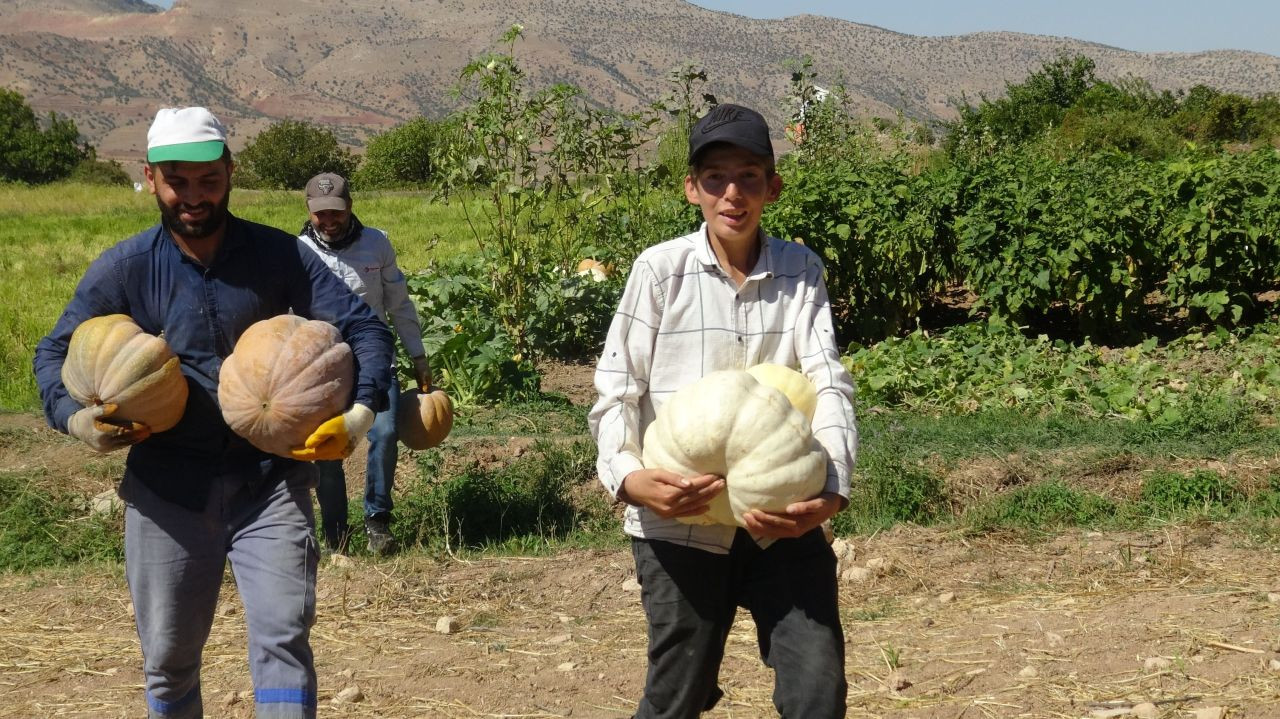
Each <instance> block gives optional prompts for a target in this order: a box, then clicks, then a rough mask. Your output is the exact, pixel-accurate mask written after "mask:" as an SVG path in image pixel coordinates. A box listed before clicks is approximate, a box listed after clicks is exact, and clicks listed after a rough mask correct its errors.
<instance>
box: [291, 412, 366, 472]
mask: <svg viewBox="0 0 1280 719" xmlns="http://www.w3.org/2000/svg"><path fill="white" fill-rule="evenodd" d="M372 426H373V410H371V409H369V408H368V407H366V406H364V405H362V404H358V403H357V404H353V405H351V409H349V410H347V411H346V412H344V413H342V414H340V415H338V416H337V417H334V418H333V419H330V420H326V421H325V423H324V424H322V425H320V426H319V427H317V428H316V431H314V432H312V433H311V436H310V437H307V441H306V443H305V444H303V446H301V447H295V448H293V449H291V450H289V455H290V456H292V457H293V458H294V459H300V460H303V461H304V462H313V461H315V460H318V459H346V458H347V457H348V456H349V455H350V454H351V450H353V449H355V446H356V440H358V439H360V436H361V435H363V434H364V433H365V432H368V431H369V428H370V427H372Z"/></svg>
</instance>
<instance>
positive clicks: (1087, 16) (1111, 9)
mask: <svg viewBox="0 0 1280 719" xmlns="http://www.w3.org/2000/svg"><path fill="white" fill-rule="evenodd" d="M692 2H693V3H694V4H695V5H700V6H702V7H706V8H710V9H712V10H722V11H726V12H733V13H737V14H739V15H746V16H747V17H755V18H776V17H785V16H787V15H797V14H804V13H808V14H812V15H827V16H830V17H837V18H841V19H844V20H852V21H854V22H859V23H863V24H866V25H876V26H878V27H882V28H885V29H887V30H894V31H897V32H903V33H908V34H911V35H962V34H964V33H969V32H979V31H983V30H1012V31H1015V32H1026V33H1034V34H1036V35H1065V36H1067V37H1074V38H1079V39H1081V40H1089V41H1091V42H1100V43H1103V44H1106V45H1114V46H1116V47H1121V48H1124V49H1126V50H1140V51H1143V52H1150V51H1157V50H1169V51H1182V52H1194V51H1198V50H1222V49H1235V50H1254V51H1257V52H1265V53H1268V54H1271V55H1280V2H1276V0H1218V1H1217V2H1205V1H1204V0H1199V1H1198V2H1191V1H1190V0H1153V1H1152V2H1137V1H1135V0H1066V1H1064V2H1055V1H1054V0H967V1H966V0H896V1H895V0H875V1H874V2H867V1H866V0H843V1H841V0H789V2H777V1H776V0H692Z"/></svg>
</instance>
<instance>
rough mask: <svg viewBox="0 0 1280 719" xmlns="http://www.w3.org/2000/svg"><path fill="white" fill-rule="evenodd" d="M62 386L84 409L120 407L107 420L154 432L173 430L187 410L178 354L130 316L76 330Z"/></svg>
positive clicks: (96, 321)
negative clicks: (143, 328) (133, 423)
mask: <svg viewBox="0 0 1280 719" xmlns="http://www.w3.org/2000/svg"><path fill="white" fill-rule="evenodd" d="M62 384H63V385H65V386H66V388H67V393H68V394H70V395H71V397H72V398H74V399H75V400H76V401H77V402H79V403H80V404H82V405H84V406H86V407H92V406H94V405H100V404H114V405H116V411H115V413H114V414H112V415H111V417H110V418H108V421H109V422H111V423H113V424H114V423H118V422H140V423H142V424H145V425H147V427H149V428H150V429H151V431H152V432H163V431H165V430H166V429H170V428H172V427H173V426H174V425H175V424H177V423H178V420H180V419H182V413H183V412H184V411H186V409H187V379H186V377H183V376H182V370H181V362H180V361H179V360H178V357H177V355H175V354H174V353H173V350H171V349H169V345H168V344H167V343H166V342H165V341H164V340H163V339H162V338H160V337H156V336H155V335H149V334H147V333H146V332H143V331H142V328H141V327H139V326H138V325H136V324H134V322H133V320H132V319H131V318H130V317H129V316H128V315H103V316H101V317H93V318H90V319H87V320H85V321H84V322H81V323H80V326H78V327H76V329H75V331H74V332H72V333H71V341H70V343H68V345H67V358H66V360H65V361H64V362H63V363H62Z"/></svg>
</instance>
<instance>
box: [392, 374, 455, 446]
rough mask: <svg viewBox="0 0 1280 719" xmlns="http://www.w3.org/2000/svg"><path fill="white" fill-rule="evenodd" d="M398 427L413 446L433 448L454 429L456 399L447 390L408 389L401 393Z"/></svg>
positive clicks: (405, 442) (401, 438) (402, 435)
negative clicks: (454, 402) (425, 390)
mask: <svg viewBox="0 0 1280 719" xmlns="http://www.w3.org/2000/svg"><path fill="white" fill-rule="evenodd" d="M396 429H397V431H398V432H399V434H400V441H401V442H403V443H404V446H406V447H408V448H409V449H430V448H432V447H434V446H436V445H437V444H440V443H441V442H443V441H444V438H445V437H448V436H449V431H450V430H452V429H453V401H452V400H450V399H449V395H447V394H445V393H444V391H443V390H435V391H433V392H423V391H422V390H420V389H418V388H416V387H415V388H414V389H407V390H405V391H403V392H401V393H400V406H399V408H397V410H396Z"/></svg>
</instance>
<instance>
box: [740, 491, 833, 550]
mask: <svg viewBox="0 0 1280 719" xmlns="http://www.w3.org/2000/svg"><path fill="white" fill-rule="evenodd" d="M843 505H844V499H843V498H841V496H840V495H838V494H836V493H835V492H823V493H822V494H819V495H818V496H816V497H814V498H813V499H808V500H805V501H803V502H795V503H792V504H789V505H787V508H786V510H784V511H782V512H766V511H764V510H760V509H753V510H751V511H750V512H747V513H746V514H744V515H742V521H743V522H745V523H746V525H747V531H748V532H750V533H751V536H753V537H773V538H774V539H786V538H788V537H799V536H801V535H802V534H805V533H807V532H809V531H810V530H811V529H813V528H814V527H817V526H818V525H819V524H822V523H823V522H825V521H827V520H828V519H830V518H831V517H832V516H834V515H835V513H836V512H839V511H840V508H841V507H842V506H843Z"/></svg>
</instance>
